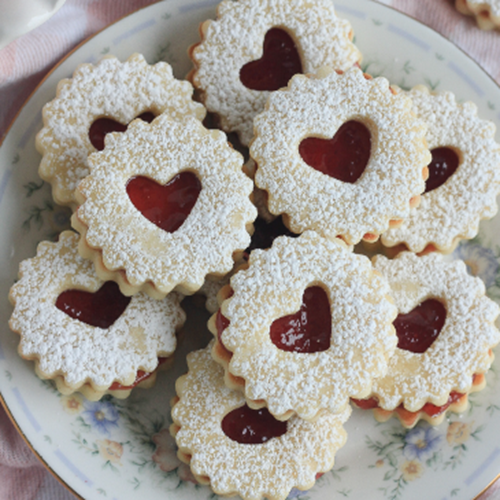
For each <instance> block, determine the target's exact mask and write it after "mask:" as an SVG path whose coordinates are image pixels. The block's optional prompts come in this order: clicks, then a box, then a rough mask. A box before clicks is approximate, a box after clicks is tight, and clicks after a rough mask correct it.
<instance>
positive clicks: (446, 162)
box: [425, 147, 460, 193]
mask: <svg viewBox="0 0 500 500" xmlns="http://www.w3.org/2000/svg"><path fill="white" fill-rule="evenodd" d="M431 155H432V160H431V162H430V163H429V166H428V168H429V178H428V179H427V181H426V182H425V192H426V193H428V192H429V191H433V190H434V189H437V188H438V187H439V186H442V185H443V184H444V183H445V182H446V181H447V180H448V179H449V178H450V177H451V176H452V175H453V174H454V173H455V172H456V170H457V168H458V164H459V163H460V160H459V158H458V155H457V153H456V152H455V151H453V149H451V148H447V147H442V148H435V149H433V150H432V151H431Z"/></svg>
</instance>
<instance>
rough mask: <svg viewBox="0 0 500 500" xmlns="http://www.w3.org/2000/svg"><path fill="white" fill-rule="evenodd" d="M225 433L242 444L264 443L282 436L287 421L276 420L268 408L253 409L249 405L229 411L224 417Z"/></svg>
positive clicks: (223, 428)
mask: <svg viewBox="0 0 500 500" xmlns="http://www.w3.org/2000/svg"><path fill="white" fill-rule="evenodd" d="M222 430H223V431H224V434H225V435H226V436H227V437H228V438H229V439H232V440H233V441H236V442H238V443H241V444H262V443H265V442H266V441H269V440H270V439H272V438H275V437H279V436H282V435H283V434H285V433H286V431H287V423H286V422H281V421H280V420H276V419H275V418H274V417H273V416H272V415H271V414H270V413H269V410H268V409H267V408H261V409H259V410H252V409H251V408H249V407H248V406H247V405H244V406H240V407H239V408H236V409H235V410H233V411H231V412H229V413H228V414H227V415H226V416H225V417H224V418H223V419H222Z"/></svg>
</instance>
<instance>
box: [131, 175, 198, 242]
mask: <svg viewBox="0 0 500 500" xmlns="http://www.w3.org/2000/svg"><path fill="white" fill-rule="evenodd" d="M200 191H201V182H200V180H199V179H198V177H196V175H195V174H193V173H192V172H181V173H180V174H177V175H176V176H175V177H174V178H173V179H172V180H171V181H170V182H168V183H167V184H165V185H164V186H162V185H161V184H158V183H157V182H155V181H153V180H152V179H149V178H148V177H144V176H138V177H133V178H132V179H130V180H129V181H128V183H127V194H128V196H129V198H130V200H131V201H132V203H133V204H134V206H135V208H137V210H139V212H141V214H142V215H144V217H146V219H148V220H149V221H151V222H152V223H153V224H155V225H156V226H158V227H159V228H161V229H163V230H164V231H167V232H168V233H173V232H174V231H177V229H179V228H180V227H181V226H182V224H183V223H184V221H185V220H186V219H187V217H188V216H189V214H190V213H191V210H192V209H193V207H194V205H195V203H196V200H198V196H199V194H200Z"/></svg>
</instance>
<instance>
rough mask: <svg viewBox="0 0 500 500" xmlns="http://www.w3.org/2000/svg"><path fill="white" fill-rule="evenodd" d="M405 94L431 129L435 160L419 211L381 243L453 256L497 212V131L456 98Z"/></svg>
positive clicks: (422, 91)
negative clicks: (462, 243) (483, 222)
mask: <svg viewBox="0 0 500 500" xmlns="http://www.w3.org/2000/svg"><path fill="white" fill-rule="evenodd" d="M404 93H405V94H406V95H408V96H409V97H411V99H412V101H413V106H414V111H415V113H416V114H417V116H418V117H419V118H421V119H422V120H424V121H425V122H426V123H427V125H428V127H429V129H428V131H427V136H426V139H427V144H428V146H429V149H430V150H431V154H432V157H433V159H432V161H431V163H430V164H429V178H428V179H427V183H426V192H425V193H424V194H422V196H421V201H420V205H419V206H418V207H417V208H415V209H414V210H412V212H411V213H410V216H409V217H408V218H406V219H405V220H404V221H403V223H402V224H401V226H399V227H398V228H392V229H389V230H388V231H387V232H386V233H384V234H383V235H382V237H381V240H382V243H383V244H384V245H386V246H389V247H393V246H396V245H399V244H401V243H404V244H405V245H406V247H407V248H408V249H409V250H411V251H412V252H422V251H424V250H427V249H429V248H430V249H432V250H438V251H440V252H444V253H449V252H451V251H453V249H454V248H455V247H456V245H457V243H458V242H459V241H460V240H461V239H472V238H474V237H475V236H476V235H477V232H478V230H479V221H480V220H481V219H489V218H491V217H493V216H494V215H495V214H496V212H497V203H496V196H497V195H498V193H499V192H500V145H499V144H498V143H497V142H495V125H494V124H493V123H492V122H489V121H486V120H481V119H479V117H478V116H477V108H476V106H475V104H473V103H471V102H466V103H463V104H459V103H457V102H456V100H455V96H454V95H453V94H452V93H451V92H441V93H431V92H429V89H428V88H427V87H425V86H423V85H418V86H417V87H415V88H413V89H412V90H411V91H409V92H404Z"/></svg>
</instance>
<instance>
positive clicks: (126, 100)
mask: <svg viewBox="0 0 500 500" xmlns="http://www.w3.org/2000/svg"><path fill="white" fill-rule="evenodd" d="M192 93H193V88H192V86H191V84H190V83H189V82H184V81H179V80H176V79H175V78H174V76H173V74H172V68H171V67H170V65H169V64H167V63H166V62H159V63H157V64H155V65H152V66H150V65H148V64H147V62H146V60H145V59H144V57H143V56H142V55H140V54H133V55H131V56H130V57H129V58H128V59H127V61H125V62H123V63H122V62H120V61H119V60H118V59H117V58H116V57H114V56H106V57H104V58H103V59H102V60H101V61H100V62H99V63H98V64H97V65H95V66H94V65H92V64H81V65H80V66H78V68H77V69H76V70H75V72H74V74H73V77H72V78H71V79H65V80H61V81H60V82H59V84H58V86H57V94H56V97H55V99H54V100H52V101H51V102H49V103H48V104H46V105H45V106H44V108H43V113H42V114H43V122H44V127H43V129H42V130H41V131H40V132H39V133H38V135H37V138H36V147H37V149H38V151H39V152H40V153H41V154H42V156H43V157H42V161H41V163H40V167H39V174H40V177H42V179H44V180H45V181H47V182H49V183H50V184H51V185H52V194H53V197H54V200H55V201H56V203H58V204H60V205H70V206H72V207H75V206H76V200H75V198H74V191H75V188H76V186H77V184H78V182H79V181H80V180H81V179H83V178H84V177H85V176H86V175H88V173H89V169H88V163H87V158H88V156H89V154H91V153H93V152H95V151H97V150H101V149H102V148H103V147H104V135H105V133H106V132H109V131H112V130H116V131H119V130H124V129H126V127H127V124H128V123H130V122H131V121H132V120H134V119H135V118H138V117H141V118H143V119H145V120H149V121H151V119H152V118H154V116H158V115H160V114H161V113H164V112H166V113H169V114H170V115H171V116H172V117H173V118H182V117H184V116H187V115H190V116H195V117H196V118H198V119H199V120H203V118H204V116H205V109H204V107H203V106H202V105H200V104H198V103H196V102H194V101H193V100H192V98H191V96H192Z"/></svg>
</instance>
